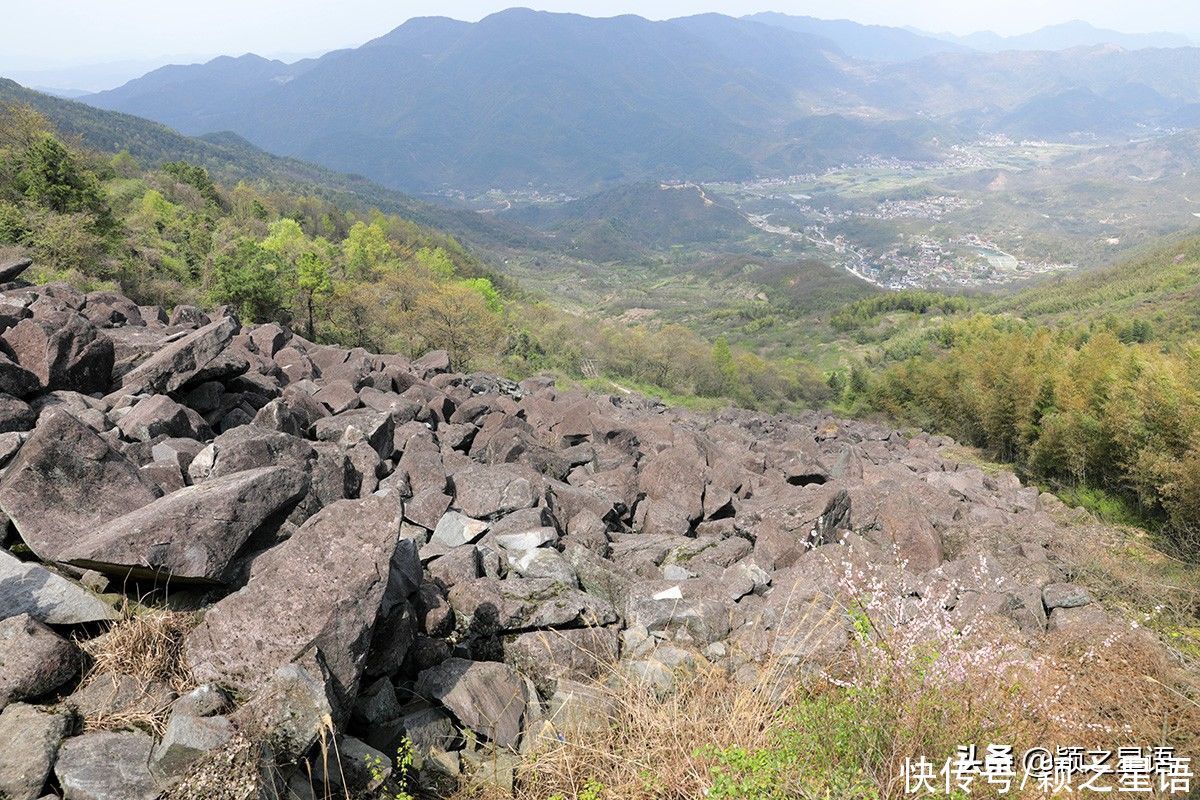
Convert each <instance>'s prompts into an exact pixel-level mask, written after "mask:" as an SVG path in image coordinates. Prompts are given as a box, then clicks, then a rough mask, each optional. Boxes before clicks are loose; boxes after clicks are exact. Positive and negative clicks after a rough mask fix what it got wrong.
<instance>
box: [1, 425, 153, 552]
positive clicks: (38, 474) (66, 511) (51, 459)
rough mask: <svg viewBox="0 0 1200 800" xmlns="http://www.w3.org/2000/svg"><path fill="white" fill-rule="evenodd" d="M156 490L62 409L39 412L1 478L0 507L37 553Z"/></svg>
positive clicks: (62, 546) (67, 543)
mask: <svg viewBox="0 0 1200 800" xmlns="http://www.w3.org/2000/svg"><path fill="white" fill-rule="evenodd" d="M157 497H158V489H157V487H156V486H155V485H154V484H153V483H152V482H151V481H150V480H149V479H148V478H145V477H143V476H142V475H141V474H139V473H138V469H137V467H136V466H134V465H133V464H131V463H130V462H129V461H128V460H126V459H125V458H124V457H123V456H122V455H121V454H120V453H117V452H116V451H115V450H113V449H112V448H111V447H109V445H108V443H107V442H105V441H104V439H102V438H100V437H99V436H98V435H96V433H95V432H94V431H93V430H92V429H90V428H88V427H87V426H86V425H84V424H82V423H80V422H79V421H78V420H76V419H75V418H74V417H72V416H71V415H70V414H68V413H66V412H65V411H60V410H55V411H52V412H50V413H49V414H47V415H46V416H44V417H43V419H42V422H41V424H40V425H38V426H37V427H36V428H35V429H34V431H33V433H32V434H31V435H30V437H29V440H28V441H27V442H25V445H24V447H22V448H21V451H20V452H19V453H18V454H17V457H16V458H15V459H14V460H13V462H12V463H11V464H10V465H9V466H8V469H7V470H6V471H5V473H4V477H3V478H2V479H0V509H3V510H4V513H6V514H7V515H8V516H9V518H10V519H11V520H12V521H13V524H14V525H16V528H17V532H18V533H20V535H21V538H22V539H24V540H25V544H27V545H29V548H30V549H31V550H33V552H34V553H36V554H37V555H38V556H39V557H40V558H43V559H48V560H54V559H57V558H58V557H59V556H60V555H61V554H62V553H63V552H64V551H65V550H66V549H67V548H68V547H71V546H73V545H74V544H75V543H76V542H77V541H78V540H79V539H80V538H81V537H82V536H83V535H84V534H86V533H89V532H91V531H95V530H96V529H97V528H99V527H101V526H102V525H104V524H105V523H107V522H109V521H111V520H113V519H116V518H117V517H119V516H121V515H122V514H125V513H128V512H129V511H132V510H134V509H138V508H141V507H142V506H144V505H147V504H148V503H150V502H152V501H153V500H154V499H155V498H157Z"/></svg>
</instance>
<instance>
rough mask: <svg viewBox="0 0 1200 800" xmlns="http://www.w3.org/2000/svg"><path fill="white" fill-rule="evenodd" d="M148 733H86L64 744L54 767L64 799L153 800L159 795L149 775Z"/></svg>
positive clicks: (150, 747) (149, 742) (149, 744)
mask: <svg viewBox="0 0 1200 800" xmlns="http://www.w3.org/2000/svg"><path fill="white" fill-rule="evenodd" d="M153 747H154V739H153V738H151V737H150V735H149V734H145V733H141V732H134V731H121V732H116V733H114V732H108V731H99V732H96V733H85V734H84V735H83V736H76V737H74V738H71V739H67V740H66V741H65V742H63V745H62V747H61V748H59V751H58V760H57V761H56V762H55V764H54V774H55V776H56V777H57V778H58V782H59V784H60V785H61V786H62V790H63V798H64V800H155V798H157V797H158V796H159V794H160V792H161V789H160V787H159V786H158V784H157V783H156V782H155V780H154V777H153V776H152V775H151V774H150V767H149V761H150V751H151V750H152V749H153Z"/></svg>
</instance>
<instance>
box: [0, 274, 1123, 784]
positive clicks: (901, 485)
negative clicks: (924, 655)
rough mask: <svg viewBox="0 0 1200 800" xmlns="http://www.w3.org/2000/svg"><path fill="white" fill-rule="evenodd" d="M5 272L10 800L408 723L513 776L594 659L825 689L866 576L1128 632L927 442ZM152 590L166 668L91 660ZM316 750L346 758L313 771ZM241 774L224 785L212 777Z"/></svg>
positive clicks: (571, 700)
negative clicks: (461, 362) (247, 320)
mask: <svg viewBox="0 0 1200 800" xmlns="http://www.w3.org/2000/svg"><path fill="white" fill-rule="evenodd" d="M23 268H24V265H23V262H20V263H12V264H7V265H2V266H0V280H2V281H5V282H6V283H4V284H3V286H2V287H0V329H2V332H0V350H2V354H0V390H2V391H3V394H0V458H2V459H3V462H2V463H3V465H4V466H3V476H2V478H0V509H2V510H3V513H4V515H6V519H5V520H4V527H3V529H0V531H2V534H0V537H2V540H3V542H4V544H5V548H3V549H0V709H2V713H0V796H7V797H8V798H10V800H34V798H39V797H42V796H43V794H44V793H46V792H51V791H53V792H54V793H55V794H56V795H58V794H61V796H64V797H66V798H68V799H70V800H74V799H76V798H78V799H79V800H85V799H86V800H137V799H140V798H145V800H150V798H155V797H159V796H163V795H164V794H166V796H172V797H227V796H228V797H235V796H236V797H252V796H260V797H280V796H292V797H302V798H303V797H313V796H314V794H313V790H312V789H311V788H310V787H309V783H310V779H309V777H307V776H309V775H313V776H314V777H313V778H312V780H313V781H314V782H315V783H316V784H317V785H322V784H323V783H324V782H328V781H330V780H331V779H330V775H331V771H332V772H333V773H334V778H335V779H334V780H332V782H333V783H334V784H336V785H341V783H342V780H343V778H344V780H345V782H346V783H347V784H348V785H349V786H350V788H351V789H352V790H353V791H358V790H361V789H366V788H369V787H370V786H372V785H375V784H378V783H379V781H380V780H381V776H382V775H385V774H386V773H387V771H388V769H389V768H390V766H389V765H390V759H389V757H390V756H392V755H394V754H395V752H396V749H397V747H398V746H399V745H400V744H401V742H402V741H405V740H406V739H407V740H408V741H410V742H411V743H412V745H413V747H414V750H415V752H414V755H415V759H416V763H417V766H418V767H419V768H420V769H421V770H422V773H423V774H424V775H426V776H432V775H434V774H437V773H443V774H448V775H458V774H460V773H461V774H476V773H481V772H482V773H484V774H485V776H486V778H487V779H488V780H491V781H492V782H496V783H500V784H502V785H503V784H507V783H511V781H512V779H513V775H512V765H513V763H514V761H513V758H514V756H513V754H515V753H520V752H524V751H526V750H528V748H530V747H531V746H533V744H534V743H535V742H537V741H538V740H539V739H542V738H543V737H554V736H556V735H557V732H558V731H561V730H563V729H565V728H566V727H568V726H570V725H574V724H583V722H584V721H586V720H587V719H589V718H590V717H594V716H595V715H597V714H601V715H602V714H603V704H600V703H597V702H595V700H594V694H593V693H592V689H591V688H590V685H589V683H590V682H591V681H593V680H595V679H596V678H598V677H601V676H603V675H606V674H608V672H610V671H616V672H620V673H622V674H625V675H629V676H633V677H634V678H636V679H638V680H647V681H651V682H653V683H655V684H656V685H658V686H660V688H661V689H662V690H663V691H668V690H669V688H670V685H671V681H672V676H673V674H674V672H673V671H674V669H675V668H676V667H678V666H679V665H680V664H681V663H683V662H685V661H686V662H689V663H694V660H695V659H707V660H708V661H711V662H714V663H717V664H719V665H722V666H726V667H728V668H729V669H731V670H735V671H740V670H752V669H753V667H754V665H755V664H757V663H761V662H762V661H764V660H772V661H774V662H776V663H780V662H782V663H784V664H796V665H800V664H803V665H810V666H816V667H820V668H826V669H836V668H837V665H838V664H839V661H840V659H841V658H842V657H843V655H844V654H845V652H846V650H847V648H848V647H849V645H850V642H851V637H852V629H851V619H850V617H849V616H848V614H847V613H846V611H845V605H844V602H845V599H846V597H847V596H848V595H851V594H853V592H854V591H856V586H857V584H856V581H863V580H866V581H869V582H871V584H872V585H873V586H876V587H878V586H887V587H889V588H890V589H892V590H894V591H896V592H898V593H899V595H900V596H903V597H906V598H909V599H910V600H912V601H914V602H916V601H918V600H925V601H928V600H931V599H932V600H933V601H934V602H935V603H936V604H937V605H938V607H939V609H940V610H942V611H944V612H945V613H947V614H948V615H950V618H951V619H952V620H953V621H954V623H955V624H956V625H960V626H966V625H968V624H969V623H972V622H981V621H985V620H986V621H989V622H990V623H991V624H997V623H999V625H1000V626H1001V627H1000V628H997V630H1000V629H1003V630H1005V631H1007V632H1008V633H1009V634H1011V635H1014V636H1020V637H1028V638H1032V637H1041V636H1043V635H1046V633H1047V631H1049V632H1050V635H1056V634H1057V633H1061V632H1065V631H1070V630H1072V629H1076V630H1078V629H1089V630H1092V629H1096V628H1105V627H1111V626H1117V625H1121V624H1122V623H1120V622H1119V621H1118V620H1116V619H1115V618H1112V617H1110V616H1109V615H1108V614H1107V613H1106V612H1105V611H1103V610H1102V609H1101V608H1100V607H1099V606H1098V605H1097V604H1095V603H1092V602H1091V598H1090V597H1089V595H1088V593H1087V592H1086V591H1084V590H1082V589H1080V588H1078V587H1076V586H1073V585H1071V584H1069V583H1064V582H1063V579H1064V574H1063V572H1062V570H1061V568H1060V567H1059V565H1058V564H1057V563H1056V561H1055V559H1054V558H1053V552H1052V545H1053V543H1054V541H1055V539H1056V537H1057V536H1058V534H1059V528H1058V523H1056V522H1055V521H1054V519H1052V518H1051V516H1050V515H1049V514H1048V513H1046V511H1045V510H1044V508H1043V505H1044V504H1046V503H1049V502H1052V500H1053V499H1052V498H1049V497H1048V496H1046V497H1043V498H1040V497H1039V494H1038V492H1037V490H1036V489H1034V488H1030V487H1024V486H1022V485H1021V484H1020V482H1019V481H1018V480H1017V479H1016V478H1015V477H1014V476H1012V475H1011V474H1001V475H987V474H985V473H983V472H981V471H980V470H979V469H977V468H975V467H972V466H969V465H966V464H962V463H957V462H956V461H955V460H954V459H953V458H951V457H948V456H947V449H946V448H947V446H948V445H950V444H952V443H951V442H949V440H946V439H943V438H939V437H931V436H928V435H924V434H918V435H916V436H913V437H911V438H910V437H906V436H905V435H902V434H901V433H900V432H897V431H895V430H891V429H888V428H885V427H882V426H879V425H874V424H866V423H859V422H846V421H840V420H837V419H833V418H830V417H828V416H822V415H818V414H810V415H806V416H801V417H767V416H762V415H757V414H752V413H749V412H742V411H729V412H725V413H722V414H720V415H716V416H702V415H698V414H693V413H688V412H683V411H676V410H670V409H666V408H664V407H662V406H661V405H657V404H654V403H651V402H647V401H643V400H640V399H628V398H615V397H600V396H589V395H585V394H582V393H579V392H574V391H570V392H564V391H559V390H557V389H555V387H554V386H553V385H552V383H551V382H550V381H548V380H542V379H531V380H527V381H523V382H522V383H520V384H515V383H512V382H509V381H506V380H501V379H497V378H494V377H489V376H486V375H460V374H454V373H452V372H450V371H449V367H448V362H447V359H446V358H445V355H444V354H442V353H437V352H435V353H429V354H427V355H426V356H424V357H422V358H420V359H418V360H415V361H412V362H410V361H408V360H406V359H404V358H401V357H398V356H392V355H376V354H372V353H367V352H365V351H362V350H346V349H341V348H337V347H330V346H322V345H316V344H313V343H311V342H308V341H305V340H303V339H302V338H300V337H299V336H296V335H295V334H293V333H290V332H289V331H287V330H285V329H283V328H281V327H279V326H277V325H263V326H258V327H249V326H243V325H241V324H239V322H238V320H237V319H235V318H234V317H233V316H232V315H230V314H229V313H228V312H227V311H225V310H222V309H217V310H215V311H212V312H210V313H208V314H205V313H202V312H201V311H199V310H198V309H195V308H190V307H177V308H175V309H174V310H173V311H172V312H171V313H170V315H169V316H168V315H167V314H166V313H165V312H164V310H162V309H159V308H151V307H139V306H137V305H135V304H134V303H133V302H131V301H130V300H128V299H127V298H124V297H121V296H119V295H116V294H112V293H106V292H97V293H91V294H83V293H80V292H79V291H77V290H75V289H72V288H71V287H69V286H65V285H61V284H55V285H48V286H30V285H27V284H24V283H21V282H20V280H19V277H18V276H19V274H20V273H21V271H22V269H23ZM151 600H158V601H165V602H166V603H167V604H168V605H169V606H170V607H171V608H173V609H176V610H185V611H189V612H193V611H194V612H197V613H195V614H194V615H192V614H189V615H188V620H189V623H188V627H186V628H185V629H184V631H183V633H181V634H179V639H178V643H179V645H180V646H179V649H178V654H177V655H178V659H177V660H178V662H179V663H178V664H177V665H176V675H177V676H180V677H179V680H175V681H168V680H156V679H148V678H146V677H145V676H144V675H143V676H141V677H137V676H134V675H130V674H123V673H121V672H120V671H119V670H111V671H105V670H104V669H103V666H104V664H106V663H109V662H106V661H103V660H99V659H97V660H96V665H95V666H91V667H89V665H88V663H87V662H88V660H89V659H86V658H84V657H83V656H82V654H81V652H80V648H81V647H82V648H83V649H84V650H85V651H86V652H88V653H90V654H92V655H93V656H94V655H95V654H96V653H97V652H102V651H103V650H104V648H105V646H106V644H109V645H111V642H107V643H106V639H105V637H113V636H115V635H116V634H115V633H106V631H107V630H108V628H109V624H108V623H109V622H110V621H113V620H118V619H119V618H121V617H122V616H123V615H124V616H125V617H126V618H128V617H129V616H130V614H131V613H132V614H133V617H132V618H133V619H134V620H137V619H138V616H137V615H138V614H139V613H143V614H150V613H151V612H148V611H140V610H139V609H142V607H143V606H145V605H149V604H150V601H151ZM130 604H132V608H133V609H134V611H133V612H131V611H130V610H129V608H130V607H131V606H130ZM122 609H124V610H122ZM114 631H115V629H114ZM147 646H149V645H147ZM98 667H99V668H98ZM81 672H82V673H84V674H83V675H81ZM139 713H140V714H141V716H140V717H139V716H138V715H139ZM122 715H125V716H124V717H123V716H122ZM123 718H129V719H140V720H142V721H143V722H145V721H147V720H148V721H150V722H151V723H152V724H149V725H147V726H145V727H143V728H141V729H139V728H138V727H136V726H135V727H132V728H129V729H126V730H121V728H122V727H126V726H122V725H121V724H119V723H120V720H121V719H123ZM114 721H115V722H116V723H117V724H113V723H114ZM106 723H107V724H106ZM151 731H152V732H151ZM333 731H336V735H337V737H338V738H337V748H336V751H337V752H338V753H339V754H340V758H341V764H342V769H341V773H343V774H337V758H336V757H334V758H333V759H332V762H333V763H332V764H331V763H330V758H328V757H324V758H316V759H310V761H312V762H314V763H313V765H312V766H311V767H310V766H308V765H307V764H306V761H305V759H306V757H309V756H311V754H312V753H313V752H314V746H315V747H316V752H322V753H323V752H326V751H327V750H328V749H329V748H328V745H327V744H326V746H325V747H324V748H323V747H322V746H321V745H320V744H316V743H317V742H318V740H319V739H321V738H322V737H326V736H329V735H330V734H331V733H332V732H333ZM375 759H378V761H375ZM368 761H373V762H374V763H376V764H377V765H379V766H377V767H376V768H374V769H367V768H366V766H365V765H366V764H367V762H368ZM238 765H240V768H241V770H242V771H241V773H240V774H241V775H242V779H244V780H245V781H246V783H245V785H244V786H242V788H241V789H239V791H242V792H243V793H241V794H238V793H235V792H234V791H232V790H230V789H228V787H226V788H224V789H221V790H220V791H217V790H216V789H214V788H213V785H215V782H218V781H220V780H223V778H222V777H221V776H222V775H223V774H224V773H222V770H234V767H238ZM263 765H271V768H270V769H266V768H260V767H262V766H263ZM234 771H236V770H234ZM206 781H207V782H209V783H206ZM221 792H225V793H221Z"/></svg>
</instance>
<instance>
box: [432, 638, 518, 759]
mask: <svg viewBox="0 0 1200 800" xmlns="http://www.w3.org/2000/svg"><path fill="white" fill-rule="evenodd" d="M415 691H416V693H417V694H418V695H420V696H422V697H426V698H429V699H431V700H437V701H439V702H441V704H442V705H444V706H445V707H446V708H447V709H449V710H450V712H451V713H452V714H454V716H455V717H457V718H458V720H459V722H461V723H462V724H463V725H464V726H466V727H467V728H470V729H471V730H473V731H475V732H477V733H479V734H482V735H483V736H485V737H486V738H487V739H488V740H489V741H492V742H494V743H495V744H496V746H497V747H503V748H515V747H516V746H517V745H518V744H519V743H520V739H521V723H522V719H523V717H524V715H525V705H526V702H527V701H528V696H527V694H526V688H525V682H524V681H523V680H521V677H520V676H519V675H517V673H516V672H514V671H513V670H512V668H511V667H509V666H507V665H505V664H498V663H495V662H484V661H467V660H465V659H462V658H450V659H447V660H446V661H444V662H442V663H441V664H439V665H437V666H436V667H432V668H430V669H427V670H425V671H423V672H422V673H421V674H420V675H419V676H418V677H417V684H416V688H415Z"/></svg>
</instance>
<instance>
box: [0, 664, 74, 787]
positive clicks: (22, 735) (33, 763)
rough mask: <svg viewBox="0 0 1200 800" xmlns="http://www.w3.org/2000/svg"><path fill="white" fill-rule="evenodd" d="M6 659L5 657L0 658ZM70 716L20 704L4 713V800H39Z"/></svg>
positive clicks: (0, 749)
mask: <svg viewBox="0 0 1200 800" xmlns="http://www.w3.org/2000/svg"><path fill="white" fill-rule="evenodd" d="M0 658H3V656H0ZM69 722H70V720H69V719H68V717H67V715H66V714H62V713H58V712H55V711H45V710H42V709H40V708H35V707H34V706H28V705H24V704H23V703H17V704H14V705H11V706H9V707H8V708H5V709H4V712H3V713H0V753H3V754H4V755H3V756H0V797H4V798H7V800H35V799H36V798H38V797H41V796H42V788H43V787H44V786H45V785H46V779H47V778H48V777H49V776H50V768H51V767H52V766H53V765H54V759H55V758H56V757H57V756H58V747H59V744H61V743H62V740H63V736H65V735H66V733H67V728H68V724H69Z"/></svg>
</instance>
